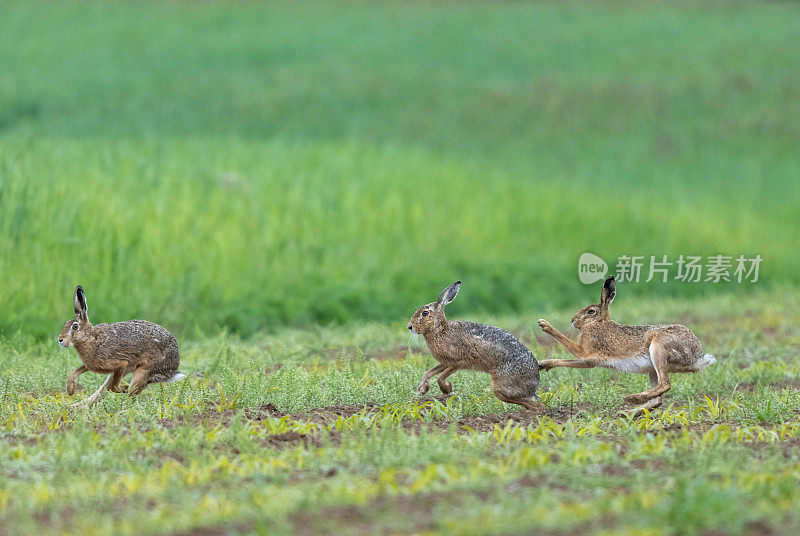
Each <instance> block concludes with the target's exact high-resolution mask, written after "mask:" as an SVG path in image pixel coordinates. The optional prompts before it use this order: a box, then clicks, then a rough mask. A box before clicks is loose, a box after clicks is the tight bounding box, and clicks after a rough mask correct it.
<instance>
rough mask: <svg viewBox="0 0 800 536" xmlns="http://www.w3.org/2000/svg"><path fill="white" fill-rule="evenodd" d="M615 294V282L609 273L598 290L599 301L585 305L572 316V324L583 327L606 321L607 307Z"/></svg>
mask: <svg viewBox="0 0 800 536" xmlns="http://www.w3.org/2000/svg"><path fill="white" fill-rule="evenodd" d="M616 295H617V284H616V282H615V281H614V276H613V275H610V276H608V277H607V278H606V280H605V282H604V283H603V290H602V291H601V292H600V303H593V304H592V305H587V306H586V307H584V308H583V309H581V310H580V311H578V312H577V314H576V315H575V316H573V317H572V325H573V326H574V327H576V328H578V329H583V328H585V327H588V326H591V325H599V324H601V323H603V322H608V321H609V320H610V319H611V316H610V314H609V312H608V307H609V306H610V305H611V302H612V301H614V297H615V296H616Z"/></svg>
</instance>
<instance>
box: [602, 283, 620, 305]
mask: <svg viewBox="0 0 800 536" xmlns="http://www.w3.org/2000/svg"><path fill="white" fill-rule="evenodd" d="M616 296H617V283H616V281H614V276H613V275H610V276H608V277H607V278H606V282H605V283H603V291H602V292H601V293H600V307H601V308H603V309H608V306H609V305H611V302H612V301H614V298H615V297H616Z"/></svg>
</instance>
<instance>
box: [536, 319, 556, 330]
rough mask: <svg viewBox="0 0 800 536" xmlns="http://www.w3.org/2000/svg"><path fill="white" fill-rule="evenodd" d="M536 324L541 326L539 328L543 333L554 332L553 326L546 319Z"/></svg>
mask: <svg viewBox="0 0 800 536" xmlns="http://www.w3.org/2000/svg"><path fill="white" fill-rule="evenodd" d="M536 323H537V324H539V327H540V328H542V331H544V332H545V333H550V332H551V331H553V326H551V325H550V322H548V321H547V320H545V319H544V318H540V319H539V321H538V322H536Z"/></svg>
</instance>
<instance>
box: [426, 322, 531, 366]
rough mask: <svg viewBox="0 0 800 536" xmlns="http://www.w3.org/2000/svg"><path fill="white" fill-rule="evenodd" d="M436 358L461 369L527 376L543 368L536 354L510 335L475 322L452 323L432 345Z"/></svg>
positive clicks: (432, 341) (429, 342) (430, 341)
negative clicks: (537, 360)
mask: <svg viewBox="0 0 800 536" xmlns="http://www.w3.org/2000/svg"><path fill="white" fill-rule="evenodd" d="M428 346H429V348H430V350H431V353H432V354H433V356H434V357H435V358H436V359H437V360H439V361H440V362H442V363H446V364H450V365H454V366H457V367H458V368H465V369H473V370H482V371H484V372H489V373H492V372H495V371H501V370H502V371H503V372H504V373H508V374H525V373H531V372H532V371H535V372H536V373H537V374H538V371H539V366H538V363H537V362H536V358H535V357H534V355H533V353H532V352H531V351H530V350H529V349H528V348H527V347H526V346H525V345H524V344H522V343H521V342H520V341H519V340H517V339H516V337H514V336H513V335H511V334H510V333H509V332H507V331H505V330H503V329H500V328H497V327H494V326H489V325H486V324H478V323H475V322H465V321H454V322H449V323H448V325H447V329H446V330H445V331H444V332H442V333H440V334H438V335H437V336H436V337H433V338H432V340H429V341H428Z"/></svg>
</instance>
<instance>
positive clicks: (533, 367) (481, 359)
mask: <svg viewBox="0 0 800 536" xmlns="http://www.w3.org/2000/svg"><path fill="white" fill-rule="evenodd" d="M460 288H461V281H456V282H455V283H453V284H452V285H450V286H449V287H447V288H446V289H444V291H442V293H441V294H440V295H439V299H438V300H436V301H435V302H433V303H429V304H427V305H423V306H422V307H420V308H419V309H417V310H416V311H415V312H414V314H413V315H412V316H411V321H410V322H409V323H408V329H409V330H410V331H411V333H414V334H419V335H422V336H423V337H425V342H426V343H427V344H428V349H429V350H430V352H431V354H432V355H433V357H434V358H435V359H436V360H437V361H439V363H440V364H439V365H436V366H435V367H433V368H432V369H430V370H429V371H427V372H426V373H425V374H423V375H422V381H421V382H420V384H419V387H418V388H417V393H418V394H419V395H420V396H422V395H424V394H425V393H426V392H428V389H429V388H430V384H429V383H428V382H429V380H430V379H431V378H433V377H434V376H436V375H437V374H440V373H441V375H440V376H439V378H438V380H437V382H438V383H439V388H440V389H441V390H442V392H443V393H445V394H449V393H451V392H452V390H453V386H452V385H451V384H450V382H448V381H446V378H447V377H448V376H450V375H451V374H452V373H454V372H455V371H457V370H460V369H470V370H481V371H483V372H488V373H489V374H491V375H492V389H493V391H494V394H495V396H496V397H497V398H499V399H500V400H502V401H503V402H508V403H509V404H519V405H520V406H523V407H524V408H527V409H530V410H536V409H541V408H542V407H543V406H542V404H541V402H534V401H533V400H531V398H532V397H534V398H537V399H538V396H537V395H536V390H537V389H538V387H539V366H538V364H537V363H536V358H535V357H534V356H533V353H531V351H530V350H528V348H527V347H525V345H523V344H522V343H521V342H519V341H518V340H517V339H515V338H514V336H513V335H511V334H510V333H508V332H507V331H503V330H502V329H500V328H496V327H494V326H487V325H484V324H476V323H474V322H463V321H453V322H448V320H447V319H446V318H445V316H444V308H445V306H446V305H447V304H448V303H450V302H452V301H453V300H454V299H455V297H456V294H458V290H459V289H460Z"/></svg>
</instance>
